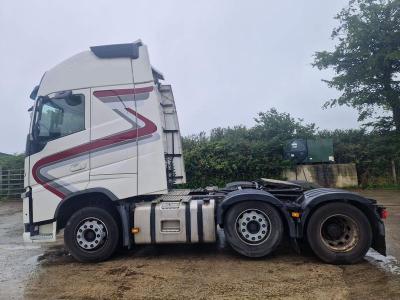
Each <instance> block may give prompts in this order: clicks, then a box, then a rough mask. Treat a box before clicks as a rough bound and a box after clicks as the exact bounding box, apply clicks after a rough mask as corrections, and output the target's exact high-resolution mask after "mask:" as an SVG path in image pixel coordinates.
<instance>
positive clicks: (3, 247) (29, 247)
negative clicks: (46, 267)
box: [0, 244, 40, 251]
mask: <svg viewBox="0 0 400 300" xmlns="http://www.w3.org/2000/svg"><path fill="white" fill-rule="evenodd" d="M33 249H40V246H34V245H12V244H9V245H7V244H6V245H0V250H10V251H15V250H33Z"/></svg>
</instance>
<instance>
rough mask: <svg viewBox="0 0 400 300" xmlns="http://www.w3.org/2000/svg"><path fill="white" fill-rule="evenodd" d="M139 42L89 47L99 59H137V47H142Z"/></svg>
mask: <svg viewBox="0 0 400 300" xmlns="http://www.w3.org/2000/svg"><path fill="white" fill-rule="evenodd" d="M142 45H143V44H142V42H141V41H140V40H138V41H136V42H134V43H129V44H114V45H102V46H93V47H90V50H91V51H92V52H93V53H94V54H95V55H96V56H97V57H99V58H121V57H129V58H132V59H137V58H138V57H139V47H140V46H142Z"/></svg>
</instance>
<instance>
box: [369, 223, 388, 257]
mask: <svg viewBox="0 0 400 300" xmlns="http://www.w3.org/2000/svg"><path fill="white" fill-rule="evenodd" d="M371 247H372V249H374V250H376V251H377V252H378V253H380V254H382V255H384V256H386V239H385V224H384V223H383V222H382V221H380V220H379V221H378V222H377V224H376V232H375V234H374V239H373V241H372V246H371Z"/></svg>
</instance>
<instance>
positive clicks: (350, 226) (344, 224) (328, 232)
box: [320, 214, 360, 252]
mask: <svg viewBox="0 0 400 300" xmlns="http://www.w3.org/2000/svg"><path fill="white" fill-rule="evenodd" d="M320 237H321V240H322V242H323V243H324V245H325V246H326V247H327V248H328V249H330V250H331V251H333V252H349V251H351V250H352V249H354V247H355V246H356V245H357V244H358V241H359V239H360V230H359V228H358V225H357V223H356V222H355V221H354V219H353V218H351V217H349V216H347V215H343V214H335V215H332V216H329V217H328V218H326V219H325V220H324V221H323V222H322V223H321V228H320Z"/></svg>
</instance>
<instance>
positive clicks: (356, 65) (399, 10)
mask: <svg viewBox="0 0 400 300" xmlns="http://www.w3.org/2000/svg"><path fill="white" fill-rule="evenodd" d="M336 19H338V20H339V26H338V27H337V28H335V29H334V30H333V32H332V39H334V40H337V41H338V44H337V45H336V46H335V49H334V51H332V52H328V51H322V52H316V53H315V60H314V63H313V66H315V67H317V68H318V69H320V70H321V69H326V68H331V67H332V68H333V69H334V71H335V76H334V77H333V78H332V79H331V80H323V81H325V82H326V83H327V84H328V86H329V87H334V88H336V89H338V90H339V91H341V95H340V96H339V97H338V98H336V99H331V100H329V101H327V102H326V103H325V104H324V107H329V106H330V107H332V106H335V105H348V106H352V107H354V108H356V109H357V110H358V111H359V118H358V120H359V121H363V120H366V119H368V118H372V119H374V120H375V124H376V123H378V127H381V126H382V125H384V126H386V128H393V127H394V128H395V129H396V131H397V132H400V0H351V1H350V3H349V6H348V7H346V8H344V9H343V10H342V11H341V12H340V13H339V14H338V15H337V16H336ZM377 107H379V108H381V109H383V110H384V111H385V112H388V113H391V116H390V117H389V118H388V117H387V116H382V115H378V114H377V113H376V112H374V109H376V108H377ZM369 125H374V122H372V123H369Z"/></svg>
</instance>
